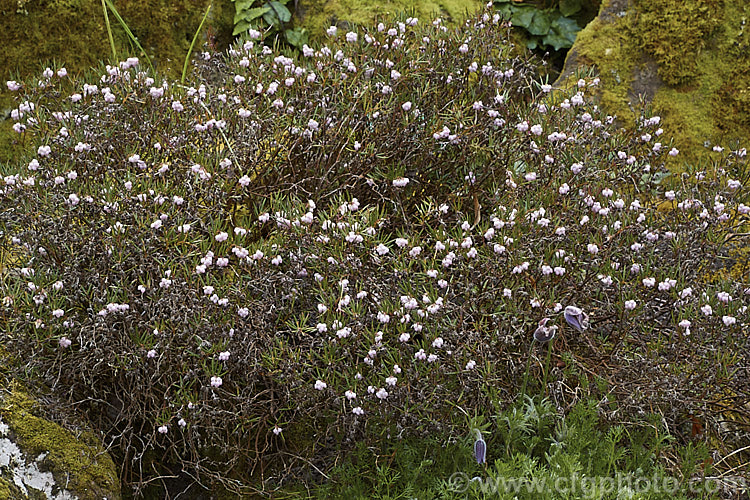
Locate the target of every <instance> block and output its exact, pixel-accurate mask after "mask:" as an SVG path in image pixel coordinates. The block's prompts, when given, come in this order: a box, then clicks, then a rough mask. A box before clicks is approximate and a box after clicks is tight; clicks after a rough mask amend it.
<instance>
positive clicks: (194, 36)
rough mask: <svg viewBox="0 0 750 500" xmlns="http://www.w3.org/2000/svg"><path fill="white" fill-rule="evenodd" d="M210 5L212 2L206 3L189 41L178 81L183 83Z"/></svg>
mask: <svg viewBox="0 0 750 500" xmlns="http://www.w3.org/2000/svg"><path fill="white" fill-rule="evenodd" d="M211 7H213V3H210V4H208V8H207V9H206V13H205V14H203V20H202V21H201V23H200V25H199V26H198V29H197V30H196V32H195V35H193V41H192V42H190V48H189V49H188V53H187V55H186V56H185V64H183V65H182V78H180V83H185V75H186V74H187V67H188V63H189V62H190V56H191V55H192V54H193V47H195V41H196V40H197V39H198V35H199V34H200V32H201V29H202V28H203V23H205V22H206V18H207V17H208V13H209V12H211Z"/></svg>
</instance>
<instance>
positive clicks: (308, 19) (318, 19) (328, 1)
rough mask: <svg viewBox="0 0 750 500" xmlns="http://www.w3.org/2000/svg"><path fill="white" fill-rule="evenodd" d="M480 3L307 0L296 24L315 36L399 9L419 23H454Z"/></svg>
mask: <svg viewBox="0 0 750 500" xmlns="http://www.w3.org/2000/svg"><path fill="white" fill-rule="evenodd" d="M481 6H482V2H481V1H478V0H421V1H419V2H413V1H411V0H385V1H384V0H307V1H304V2H301V6H300V8H299V9H298V17H299V19H300V25H301V26H302V27H304V28H306V29H308V30H309V31H310V34H311V36H313V37H315V36H316V35H317V34H322V33H323V32H324V31H325V29H326V28H327V27H329V26H331V25H332V24H335V23H340V22H342V21H343V22H345V23H349V24H352V25H354V24H370V23H372V21H374V20H375V19H377V18H379V17H381V18H385V19H386V20H387V19H388V18H389V17H391V16H394V15H397V14H400V13H402V12H407V13H410V12H413V15H415V16H416V17H418V18H419V19H420V21H421V22H423V23H424V22H430V21H432V19H433V18H435V17H437V16H442V17H443V18H444V19H446V21H453V22H457V21H461V20H462V19H463V18H464V17H465V16H466V14H467V12H468V13H473V12H475V11H476V10H477V9H479V8H480V7H481Z"/></svg>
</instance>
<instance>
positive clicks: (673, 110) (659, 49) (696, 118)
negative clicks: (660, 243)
mask: <svg viewBox="0 0 750 500" xmlns="http://www.w3.org/2000/svg"><path fill="white" fill-rule="evenodd" d="M631 3H632V5H631V6H630V8H629V9H628V10H627V12H625V13H621V12H616V10H617V8H622V5H623V4H622V2H619V3H617V6H616V5H615V2H614V1H613V0H607V1H605V2H603V3H602V6H601V9H600V16H599V17H598V18H597V19H595V20H594V21H593V22H591V23H590V24H589V25H588V26H587V27H586V28H585V29H584V30H582V31H581V33H580V34H579V36H578V39H577V40H576V43H575V45H574V49H573V50H572V51H571V54H573V57H577V60H576V62H575V64H576V65H595V66H596V67H597V68H598V70H599V73H600V74H601V77H602V87H601V92H600V98H601V102H602V107H603V109H604V110H605V111H606V112H607V113H609V114H615V115H617V116H618V118H619V120H620V121H621V123H623V125H626V126H628V125H633V124H634V121H633V119H634V117H635V114H634V113H633V109H634V108H638V107H639V103H638V99H639V93H643V94H645V102H646V103H647V104H649V105H650V106H651V109H652V112H653V113H654V114H658V115H660V116H661V117H662V119H663V121H662V123H663V128H664V130H665V131H666V136H667V137H673V138H674V143H675V146H676V147H677V148H678V149H679V150H680V151H681V154H680V156H678V157H677V158H676V159H671V158H670V159H669V160H668V161H669V162H671V164H672V166H677V165H681V164H683V163H684V162H685V161H688V162H696V161H700V160H701V159H703V158H704V157H705V155H706V154H708V153H709V152H710V149H706V148H705V147H704V143H705V142H709V143H713V144H723V145H729V144H731V143H732V142H733V141H735V140H738V139H739V140H743V139H744V140H746V139H747V137H750V69H748V68H750V29H748V28H746V25H747V24H748V23H747V20H748V18H749V17H750V5H747V4H746V2H743V1H742V0H665V1H664V2H650V1H647V0H633V2H631ZM651 66H653V67H654V68H655V74H651V73H652V71H651ZM636 111H639V110H638V109H636Z"/></svg>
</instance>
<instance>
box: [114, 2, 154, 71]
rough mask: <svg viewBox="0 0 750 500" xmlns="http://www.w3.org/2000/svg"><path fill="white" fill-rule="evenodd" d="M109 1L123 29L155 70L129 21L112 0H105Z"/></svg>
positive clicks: (152, 69)
mask: <svg viewBox="0 0 750 500" xmlns="http://www.w3.org/2000/svg"><path fill="white" fill-rule="evenodd" d="M103 1H104V2H106V3H107V7H109V9H110V10H111V11H112V14H114V16H115V18H116V19H117V21H118V22H119V23H120V26H122V29H124V30H125V33H127V35H128V37H130V40H132V42H133V43H134V44H135V46H136V47H138V50H140V51H141V53H142V54H143V57H145V58H146V61H147V62H148V66H149V68H151V72H154V66H153V65H152V64H151V58H150V57H148V54H147V53H146V51H145V50H143V47H141V44H140V43H139V42H138V39H137V38H136V37H135V35H134V34H133V32H132V31H130V28H129V27H128V25H127V23H125V20H124V19H123V18H122V16H120V13H119V12H117V9H116V8H115V6H114V5H113V4H112V2H111V0H103Z"/></svg>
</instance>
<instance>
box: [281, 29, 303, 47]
mask: <svg viewBox="0 0 750 500" xmlns="http://www.w3.org/2000/svg"><path fill="white" fill-rule="evenodd" d="M284 36H286V41H287V42H288V43H289V45H292V46H294V47H302V46H303V45H304V44H306V43H307V30H306V29H304V28H294V29H293V30H285V31H284Z"/></svg>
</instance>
